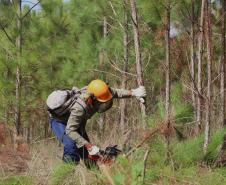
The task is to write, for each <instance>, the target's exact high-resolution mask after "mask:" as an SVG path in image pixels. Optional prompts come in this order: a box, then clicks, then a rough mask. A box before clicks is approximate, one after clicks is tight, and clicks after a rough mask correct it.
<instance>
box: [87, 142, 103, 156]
mask: <svg viewBox="0 0 226 185" xmlns="http://www.w3.org/2000/svg"><path fill="white" fill-rule="evenodd" d="M86 148H87V150H88V152H89V155H97V154H98V153H99V151H100V149H99V148H98V147H97V146H96V145H92V144H89V145H86Z"/></svg>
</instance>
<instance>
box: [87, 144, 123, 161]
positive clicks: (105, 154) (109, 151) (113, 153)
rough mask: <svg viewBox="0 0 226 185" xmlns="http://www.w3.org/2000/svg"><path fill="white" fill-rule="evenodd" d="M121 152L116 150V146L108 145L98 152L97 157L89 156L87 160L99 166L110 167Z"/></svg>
mask: <svg viewBox="0 0 226 185" xmlns="http://www.w3.org/2000/svg"><path fill="white" fill-rule="evenodd" d="M121 152H122V151H121V150H119V149H118V148H117V145H110V146H108V147H106V148H105V149H104V150H99V153H98V154H97V155H92V156H89V158H90V159H91V160H94V161H96V162H97V163H100V164H108V165H111V164H112V163H113V162H114V160H115V158H116V157H117V156H118V155H119V154H120V153H121Z"/></svg>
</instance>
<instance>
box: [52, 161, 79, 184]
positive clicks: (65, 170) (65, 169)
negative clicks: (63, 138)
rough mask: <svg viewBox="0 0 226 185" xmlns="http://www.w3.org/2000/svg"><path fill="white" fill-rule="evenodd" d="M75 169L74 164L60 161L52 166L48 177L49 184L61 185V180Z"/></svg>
mask: <svg viewBox="0 0 226 185" xmlns="http://www.w3.org/2000/svg"><path fill="white" fill-rule="evenodd" d="M74 169H75V164H70V163H63V162H60V163H59V164H56V166H55V167H54V170H53V173H52V175H51V176H50V179H49V183H48V184H49V185H61V184H62V182H63V181H64V180H65V179H66V178H67V177H69V176H70V175H71V174H72V173H73V171H74Z"/></svg>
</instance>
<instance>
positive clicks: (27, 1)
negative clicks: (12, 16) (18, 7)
mask: <svg viewBox="0 0 226 185" xmlns="http://www.w3.org/2000/svg"><path fill="white" fill-rule="evenodd" d="M37 2H38V1H37V0H22V7H23V6H24V5H28V6H29V7H32V6H33V5H35V4H36V3H37ZM39 9H41V7H40V5H39V4H38V5H37V6H35V7H34V8H33V10H39Z"/></svg>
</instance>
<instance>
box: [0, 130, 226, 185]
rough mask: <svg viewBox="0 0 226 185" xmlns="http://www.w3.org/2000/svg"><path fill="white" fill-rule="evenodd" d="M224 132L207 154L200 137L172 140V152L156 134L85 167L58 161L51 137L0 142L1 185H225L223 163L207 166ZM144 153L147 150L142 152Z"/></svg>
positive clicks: (59, 151)
mask: <svg viewBox="0 0 226 185" xmlns="http://www.w3.org/2000/svg"><path fill="white" fill-rule="evenodd" d="M223 134H224V132H223V131H220V132H216V134H215V135H213V137H212V142H211V143H210V145H209V146H210V147H209V150H208V153H207V155H203V154H202V142H203V140H202V139H203V138H202V137H200V138H191V139H187V140H186V141H178V140H176V139H175V138H172V140H171V143H172V144H171V148H170V150H171V153H170V159H169V160H168V162H167V161H166V160H165V156H166V147H165V141H164V139H163V138H162V137H161V136H160V135H159V136H155V137H154V138H152V139H151V140H149V141H148V142H147V143H146V144H144V146H143V147H142V148H139V150H137V151H136V152H134V153H133V154H132V155H131V156H130V157H129V158H126V157H125V156H123V155H120V156H118V158H117V159H116V161H115V163H114V164H113V165H112V166H111V167H109V166H101V167H100V169H91V170H90V169H87V168H86V167H85V165H84V164H83V163H81V164H79V165H71V164H65V163H63V162H62V161H61V157H62V149H63V147H62V146H60V145H59V143H58V142H56V141H55V140H48V141H41V142H38V143H33V144H30V146H29V151H28V147H27V146H26V145H20V147H17V150H16V151H15V150H13V149H12V148H9V147H7V146H4V147H0V185H74V184H78V185H80V184H81V185H108V184H109V185H111V184H114V185H142V184H146V185H150V184H153V185H154V184H156V185H181V184H182V185H193V184H194V185H218V184H219V185H224V184H226V167H214V166H212V165H211V162H212V160H213V159H214V157H215V156H216V154H217V153H216V151H218V148H219V143H220V141H221V139H222V137H223ZM147 152H148V153H149V155H148V156H147V155H146V154H147Z"/></svg>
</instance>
